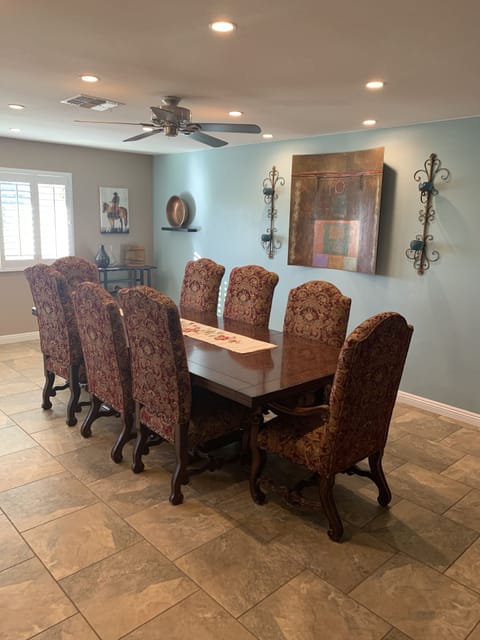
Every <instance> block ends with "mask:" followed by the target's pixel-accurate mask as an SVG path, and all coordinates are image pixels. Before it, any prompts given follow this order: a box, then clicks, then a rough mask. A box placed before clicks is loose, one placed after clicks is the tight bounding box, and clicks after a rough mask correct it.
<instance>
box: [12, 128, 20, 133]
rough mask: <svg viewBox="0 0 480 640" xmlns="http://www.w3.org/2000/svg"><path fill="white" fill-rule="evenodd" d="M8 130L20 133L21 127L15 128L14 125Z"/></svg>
mask: <svg viewBox="0 0 480 640" xmlns="http://www.w3.org/2000/svg"><path fill="white" fill-rule="evenodd" d="M10 131H11V132H12V133H20V131H21V129H16V128H15V127H14V128H13V129H10Z"/></svg>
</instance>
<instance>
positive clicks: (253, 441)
mask: <svg viewBox="0 0 480 640" xmlns="http://www.w3.org/2000/svg"><path fill="white" fill-rule="evenodd" d="M262 424H263V416H262V415H261V414H260V415H255V416H254V417H253V420H252V427H251V431H250V452H251V455H252V462H251V467H250V495H251V496H252V500H253V501H254V502H255V503H256V504H264V502H265V494H264V493H263V491H262V490H261V489H260V476H261V473H262V469H263V467H264V466H265V462H266V461H267V454H266V452H265V450H264V449H260V448H259V447H258V445H257V437H258V431H259V429H260V427H261V425H262Z"/></svg>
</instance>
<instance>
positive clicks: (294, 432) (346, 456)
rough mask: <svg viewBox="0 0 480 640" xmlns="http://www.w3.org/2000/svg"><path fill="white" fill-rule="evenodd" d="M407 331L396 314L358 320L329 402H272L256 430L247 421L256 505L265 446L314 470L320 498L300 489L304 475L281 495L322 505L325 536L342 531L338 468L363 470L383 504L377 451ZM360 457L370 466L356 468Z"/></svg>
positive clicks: (386, 494)
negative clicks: (294, 404) (267, 417)
mask: <svg viewBox="0 0 480 640" xmlns="http://www.w3.org/2000/svg"><path fill="white" fill-rule="evenodd" d="M412 332H413V328H412V327H411V326H410V325H408V324H407V322H406V321H405V319H404V318H403V317H402V316H401V315H399V314H398V313H393V312H389V313H380V314H378V315H375V316H373V317H371V318H369V319H368V320H365V321H364V322H362V324H360V325H359V326H358V327H357V328H356V329H355V330H354V331H353V332H352V333H351V334H350V335H349V336H348V338H347V339H346V341H345V342H344V344H343V347H342V349H341V352H340V356H339V360H338V366H337V370H336V373H335V377H334V381H333V387H332V392H331V395H330V404H329V405H321V406H317V407H300V408H296V407H295V408H293V409H292V410H291V411H289V410H288V409H287V410H285V408H284V407H282V408H281V409H280V410H279V409H278V407H277V406H276V405H272V407H271V408H272V409H273V411H275V412H278V415H277V416H276V417H274V418H273V419H272V420H270V421H269V422H268V423H266V424H265V425H264V427H263V428H262V429H261V430H260V432H259V433H257V432H258V427H257V426H255V424H253V427H252V439H251V442H252V458H253V461H252V468H251V476H250V489H251V493H252V497H253V499H254V500H255V501H256V502H257V503H259V504H262V503H263V502H264V500H265V494H264V493H263V492H262V490H261V488H260V482H261V472H262V468H263V465H264V464H265V461H266V452H271V453H274V454H277V455H279V456H281V457H284V458H286V459H288V460H290V461H291V462H293V463H296V464H300V465H304V466H305V467H307V469H309V470H310V471H313V473H314V476H315V477H316V478H317V479H318V487H319V492H320V502H319V503H318V502H316V501H315V502H314V501H311V500H307V499H306V498H305V497H304V496H303V495H302V492H301V490H302V488H303V487H304V486H306V484H307V482H305V481H304V482H300V483H298V484H297V485H296V486H295V487H294V488H293V489H292V490H290V491H287V492H284V495H285V497H286V498H287V500H288V501H289V502H293V503H297V504H298V503H299V504H309V505H310V506H321V507H322V508H323V511H324V513H325V515H326V517H327V519H328V521H329V529H328V535H329V536H330V538H331V539H332V540H335V541H339V540H340V539H341V537H342V535H343V525H342V521H341V519H340V516H339V514H338V511H337V507H336V504H335V499H334V495H333V488H334V484H335V476H336V474H337V473H342V472H346V473H348V474H351V473H359V474H360V475H365V476H368V477H369V478H371V480H373V482H374V483H375V484H376V486H377V488H378V492H379V493H378V502H379V504H380V505H382V506H387V505H388V503H389V502H390V500H391V493H390V489H389V487H388V484H387V481H386V478H385V475H384V472H383V468H382V456H383V450H384V448H385V444H386V442H387V436H388V427H389V424H390V419H391V415H392V411H393V407H394V404H395V399H396V395H397V391H398V387H399V384H400V378H401V376H402V372H403V367H404V364H405V359H406V357H407V352H408V347H409V344H410V339H411V336H412ZM365 458H368V463H369V471H367V470H364V469H360V468H359V467H357V466H356V465H357V463H359V462H360V461H362V460H364V459H365Z"/></svg>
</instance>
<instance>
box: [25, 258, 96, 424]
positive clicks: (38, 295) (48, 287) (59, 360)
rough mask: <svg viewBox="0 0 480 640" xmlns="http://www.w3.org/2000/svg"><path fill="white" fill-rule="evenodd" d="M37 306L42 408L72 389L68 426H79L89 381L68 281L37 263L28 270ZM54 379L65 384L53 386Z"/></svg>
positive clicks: (27, 275)
mask: <svg viewBox="0 0 480 640" xmlns="http://www.w3.org/2000/svg"><path fill="white" fill-rule="evenodd" d="M24 273H25V276H26V278H27V280H28V283H29V285H30V290H31V292H32V298H33V302H34V304H35V307H36V316H37V321H38V330H39V334H40V348H41V351H42V354H43V364H44V373H45V384H44V387H43V391H42V408H43V409H50V408H51V406H52V403H51V401H50V398H51V397H53V396H55V395H56V392H57V391H58V390H60V389H65V388H66V387H69V388H70V398H69V401H68V405H67V420H66V422H67V425H68V426H70V427H72V426H74V425H75V424H77V418H76V417H75V413H76V412H78V411H80V410H81V404H82V403H80V402H79V399H80V391H81V389H80V383H81V382H82V383H84V382H86V376H85V368H84V366H83V353H82V347H81V343H80V337H79V335H78V329H77V323H76V320H75V314H74V311H73V305H72V300H71V297H70V295H69V288H68V285H67V281H66V280H65V278H64V277H63V276H62V274H61V273H59V272H58V271H57V270H56V269H54V268H53V267H51V266H49V265H46V264H36V265H34V266H32V267H27V268H26V269H25V272H24ZM55 376H60V377H61V378H63V379H64V380H65V381H66V384H65V385H63V386H54V383H55Z"/></svg>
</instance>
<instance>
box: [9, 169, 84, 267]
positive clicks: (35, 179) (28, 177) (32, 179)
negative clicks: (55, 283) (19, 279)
mask: <svg viewBox="0 0 480 640" xmlns="http://www.w3.org/2000/svg"><path fill="white" fill-rule="evenodd" d="M0 182H28V183H29V184H30V192H31V205H32V217H33V243H34V255H33V258H32V259H25V260H6V259H5V253H4V246H3V229H2V226H3V221H2V215H1V213H2V210H1V207H2V203H1V199H0V272H2V271H22V270H23V269H25V268H26V267H28V266H30V265H32V264H35V263H37V262H44V263H46V264H51V263H52V262H54V260H55V259H56V258H61V257H62V256H64V255H67V254H68V255H74V254H75V238H74V225H73V195H72V174H71V173H67V172H63V171H40V170H39V171H35V170H31V169H13V168H10V167H0ZM39 184H56V185H63V186H64V187H65V204H66V208H67V229H68V245H69V247H68V251H67V253H65V252H63V253H62V256H61V255H58V256H56V257H55V258H51V259H48V260H47V259H42V257H41V256H42V251H41V233H40V211H39V198H38V185H39Z"/></svg>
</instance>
